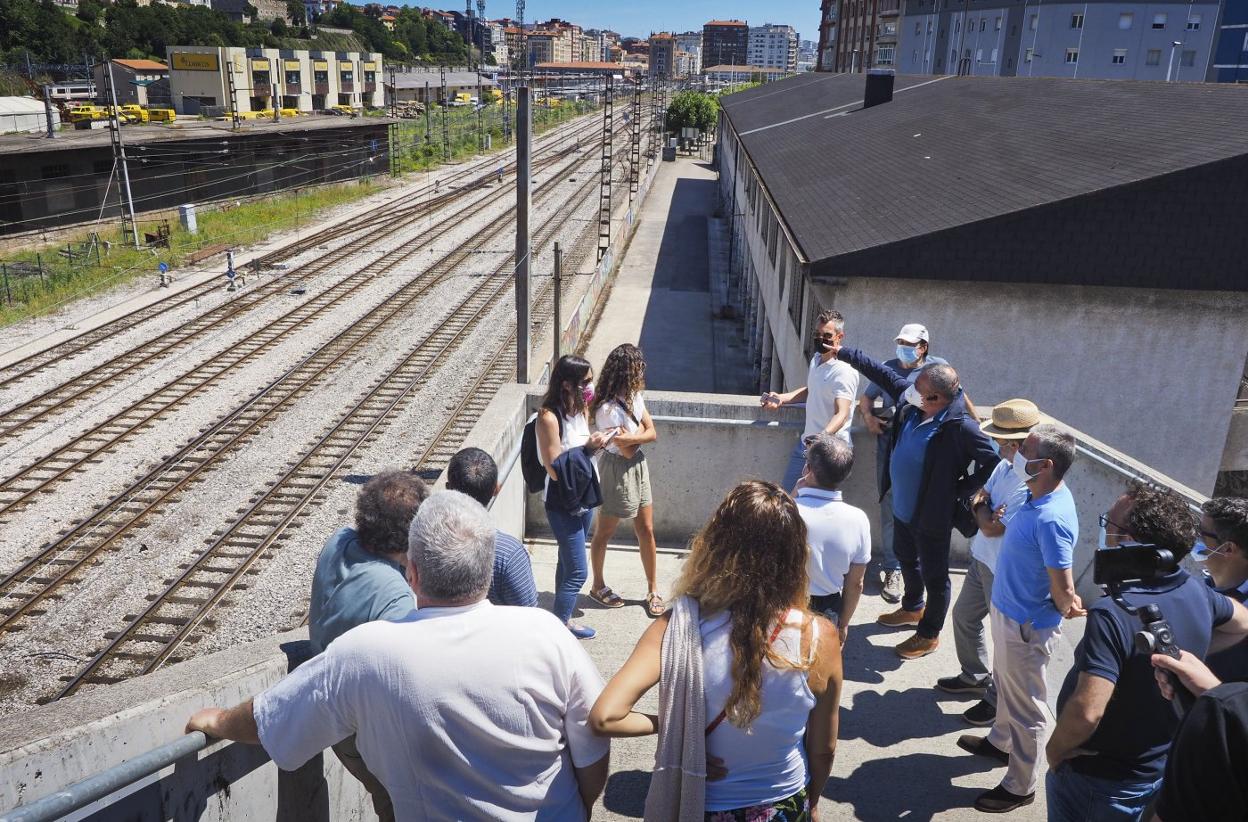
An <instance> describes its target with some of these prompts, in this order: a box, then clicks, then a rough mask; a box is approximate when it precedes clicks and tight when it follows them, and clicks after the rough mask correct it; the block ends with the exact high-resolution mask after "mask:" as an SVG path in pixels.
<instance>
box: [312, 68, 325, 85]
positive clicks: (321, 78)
mask: <svg viewBox="0 0 1248 822" xmlns="http://www.w3.org/2000/svg"><path fill="white" fill-rule="evenodd" d="M312 82H313V83H318V84H324V83H328V82H329V72H328V71H314V72H312Z"/></svg>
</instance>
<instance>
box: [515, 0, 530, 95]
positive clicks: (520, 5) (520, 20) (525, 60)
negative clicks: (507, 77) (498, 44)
mask: <svg viewBox="0 0 1248 822" xmlns="http://www.w3.org/2000/svg"><path fill="white" fill-rule="evenodd" d="M516 27H517V28H519V29H520V34H519V36H517V37H516V42H517V44H518V45H519V51H520V54H519V56H518V57H517V60H516V66H517V70H516V73H517V75H519V77H520V82H521V84H524V76H525V71H526V70H527V69H528V67H529V49H528V46H527V45H526V44H525V42H524V0H516Z"/></svg>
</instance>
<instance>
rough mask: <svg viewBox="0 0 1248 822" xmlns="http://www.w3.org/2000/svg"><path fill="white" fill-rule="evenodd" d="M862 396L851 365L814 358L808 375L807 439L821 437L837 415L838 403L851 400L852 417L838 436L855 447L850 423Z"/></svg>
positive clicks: (817, 356)
mask: <svg viewBox="0 0 1248 822" xmlns="http://www.w3.org/2000/svg"><path fill="white" fill-rule="evenodd" d="M857 397H858V372H857V371H855V370H854V369H853V366H851V365H850V364H849V363H844V362H841V361H840V360H838V359H832V360H829V361H828V362H824V361H823V357H822V356H820V355H819V354H815V356H813V357H811V359H810V371H809V372H807V374H806V430H805V431H803V432H802V436H803V437H809V436H810V435H811V434H818V433H819V432H820V431H823V429H825V428H827V427H828V423H829V422H831V421H832V418H833V417H834V416H836V401H837V400H838V399H839V400H849V418H848V419H846V420H845V424H844V425H843V426H841V430H839V431H837V432H836V436H838V437H840V438H841V439H843V440H845V442H847V443H849V444H850V445H853V441H852V440H850V438H849V423H850V421H851V420H853V418H854V400H855V399H857Z"/></svg>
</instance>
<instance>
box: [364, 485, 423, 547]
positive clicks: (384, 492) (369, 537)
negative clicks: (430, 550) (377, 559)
mask: <svg viewBox="0 0 1248 822" xmlns="http://www.w3.org/2000/svg"><path fill="white" fill-rule="evenodd" d="M428 496H429V486H427V485H425V483H424V480H422V479H421V478H420V477H418V476H416V475H415V474H413V473H412V472H410V471H383V472H382V473H380V474H378V475H377V476H375V477H373V478H372V479H370V480H369V481H368V482H367V483H365V485H364V487H363V488H361V489H360V495H359V496H358V497H357V498H356V500H355V532H356V535H357V536H359V538H360V545H362V546H364V549H365V550H366V551H370V552H372V553H374V554H395V553H401V552H406V551H407V529H408V527H409V526H410V525H411V524H412V517H414V516H416V511H417V509H419V508H420V504H421V503H422V502H424V501H425V498H426V497H428Z"/></svg>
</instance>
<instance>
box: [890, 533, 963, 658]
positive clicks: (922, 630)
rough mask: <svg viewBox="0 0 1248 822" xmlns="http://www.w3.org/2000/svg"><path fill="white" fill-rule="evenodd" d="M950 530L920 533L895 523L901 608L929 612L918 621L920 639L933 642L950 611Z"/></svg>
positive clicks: (894, 539)
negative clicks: (901, 590)
mask: <svg viewBox="0 0 1248 822" xmlns="http://www.w3.org/2000/svg"><path fill="white" fill-rule="evenodd" d="M951 534H952V532H951V531H945V532H944V533H943V534H942V533H937V532H934V531H921V530H919V529H918V528H915V527H914V526H912V525H907V524H906V523H904V522H902V521H901V520H899V519H894V520H893V551H894V553H896V554H897V561H898V562H900V563H901V578H902V580H904V581H905V585H906V591H905V594H903V595H902V597H901V607H902V608H904V609H906V610H907V611H917V610H919V609H920V608H923V607H924V596H923V594H924V590H925V589H926V592H927V598H926V606H927V607H926V609H925V610H924V611H923V618H922V619H921V620H919V629H918V634H919V636H921V637H923V638H924V639H934V638H936V637H938V636H940V629H941V628H943V627H945V614H946V613H948V611H949V592H950V585H949V538H950V535H951Z"/></svg>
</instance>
